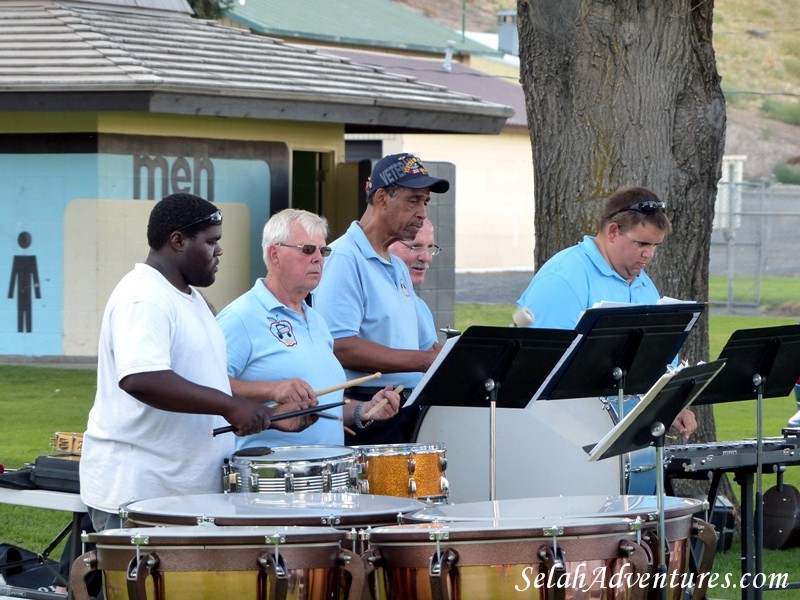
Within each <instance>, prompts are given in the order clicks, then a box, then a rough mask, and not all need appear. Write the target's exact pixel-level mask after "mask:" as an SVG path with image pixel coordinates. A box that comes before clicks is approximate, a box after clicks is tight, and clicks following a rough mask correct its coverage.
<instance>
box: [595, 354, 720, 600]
mask: <svg viewBox="0 0 800 600" xmlns="http://www.w3.org/2000/svg"><path fill="white" fill-rule="evenodd" d="M724 366H725V361H724V360H717V361H714V362H711V363H705V364H701V365H697V366H694V367H684V368H683V369H680V370H677V371H673V372H671V373H667V374H665V375H663V376H662V377H661V378H660V379H659V380H658V381H657V382H656V383H655V384H654V385H653V386H652V387H651V388H650V390H648V391H647V393H646V394H644V395H643V396H642V398H641V400H640V401H639V403H638V404H637V405H636V406H635V407H634V408H633V409H632V410H631V411H630V412H629V413H628V414H627V415H625V416H624V417H623V418H622V419H620V421H619V423H617V425H615V426H614V428H613V429H612V430H611V431H610V432H609V433H608V435H606V437H605V438H603V439H602V440H600V442H598V443H597V444H596V445H595V446H594V447H587V448H585V449H586V450H587V452H589V458H590V460H601V459H604V458H610V457H612V456H621V455H623V454H625V453H627V452H633V451H634V450H639V449H640V448H646V447H647V446H650V445H651V444H652V445H654V446H655V448H656V494H657V511H658V527H657V535H656V537H657V538H658V544H659V548H658V559H659V563H658V571H657V573H656V575H657V576H656V578H655V580H654V582H656V583H657V584H658V585H659V586H660V591H659V593H660V597H661V599H662V600H666V598H667V596H668V594H667V592H668V586H667V584H668V583H669V580H668V572H667V567H668V565H669V540H667V533H666V523H665V519H664V495H665V485H664V440H665V437H666V431H667V425H665V423H672V422H673V421H674V420H675V418H676V417H677V416H678V415H679V414H680V413H681V411H682V410H684V409H686V408H687V407H688V406H689V405H690V404H691V403H692V402H693V401H694V400H695V399H696V398H697V397H698V395H699V394H700V393H701V392H702V391H703V389H704V388H705V387H706V386H707V385H708V384H709V383H710V382H711V380H712V379H714V377H716V375H717V373H719V372H720V371H721V370H722V368H723V367H724Z"/></svg>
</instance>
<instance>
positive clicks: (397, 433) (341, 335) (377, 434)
mask: <svg viewBox="0 0 800 600" xmlns="http://www.w3.org/2000/svg"><path fill="white" fill-rule="evenodd" d="M448 189H450V183H449V182H448V181H447V180H445V179H439V178H436V177H432V176H431V175H429V174H428V171H427V169H425V167H424V166H423V164H422V162H421V161H420V160H419V158H418V157H416V156H413V155H411V154H405V153H403V154H392V155H389V156H385V157H383V158H382V159H380V160H379V161H378V162H377V163H375V166H374V168H373V169H372V174H371V176H370V179H369V181H368V182H367V186H366V191H367V208H366V210H365V211H364V214H363V215H362V217H361V219H360V220H358V221H355V222H353V223H352V224H351V225H350V227H349V228H348V230H347V232H346V233H345V234H344V235H343V236H341V237H340V238H339V239H337V240H336V241H335V242H333V243H332V244H331V246H332V247H333V252H332V253H331V255H330V257H329V258H328V259H327V260H326V262H325V275H324V276H323V278H322V282H321V283H320V285H319V287H318V288H317V289H316V291H315V292H314V306H315V307H316V308H317V309H318V310H319V311H320V312H321V313H322V314H323V315H324V317H325V320H326V321H327V323H328V326H329V327H330V330H331V334H332V335H333V338H334V346H333V349H334V352H335V353H336V357H337V358H338V359H339V361H340V362H341V363H342V366H344V367H345V369H346V370H347V375H348V379H351V378H355V377H359V376H362V375H364V374H369V373H373V372H376V371H379V372H380V373H382V374H383V376H382V377H381V378H380V379H378V380H376V384H377V385H379V386H383V385H386V384H387V383H388V384H392V385H393V386H398V385H402V386H403V387H404V388H405V391H404V394H407V393H408V391H409V390H412V389H413V388H414V387H415V386H416V385H417V383H418V382H419V380H420V379H421V378H422V374H423V373H424V372H425V371H427V370H428V368H429V367H430V366H431V364H432V363H433V361H434V359H435V358H436V356H437V354H438V353H439V350H440V347H439V344H438V343H436V342H435V337H434V339H423V336H422V335H421V333H420V324H419V317H418V316H417V296H416V293H415V292H414V287H413V284H412V282H411V276H410V274H409V271H408V267H406V265H405V263H404V262H403V261H402V260H401V259H400V258H399V257H397V256H395V255H393V254H392V253H391V252H390V251H389V247H390V246H391V245H392V244H393V243H394V242H396V241H405V242H408V243H411V241H412V240H414V238H415V237H416V235H417V233H418V232H419V231H420V230H421V229H422V227H423V223H424V221H425V218H426V216H427V214H426V209H425V207H426V205H427V204H428V202H429V201H430V199H431V192H433V193H438V194H441V193H445V192H446V191H447V190H448ZM372 392H373V390H372V389H369V388H366V389H354V388H351V389H350V390H348V391H347V392H346V395H348V396H349V397H351V398H353V399H355V400H368V399H369V398H370V396H371V394H372ZM360 414H361V411H359V412H358V413H357V417H360ZM364 414H366V413H364ZM418 415H419V408H418V407H417V406H410V407H404V408H402V409H401V410H400V413H399V414H398V416H396V417H394V418H392V419H389V420H388V421H384V422H381V423H377V422H376V423H370V422H369V421H368V420H363V419H360V418H357V419H356V421H355V425H356V429H355V433H356V435H355V436H345V443H347V444H355V445H364V444H391V443H405V442H408V441H409V440H410V439H411V435H412V432H413V429H414V425H415V423H416V420H417V417H418Z"/></svg>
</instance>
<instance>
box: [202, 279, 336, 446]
mask: <svg viewBox="0 0 800 600" xmlns="http://www.w3.org/2000/svg"><path fill="white" fill-rule="evenodd" d="M304 309H305V318H303V316H302V315H300V314H299V313H297V312H295V311H294V310H292V309H290V308H288V307H286V306H284V305H283V304H281V303H280V302H279V301H278V300H277V299H276V298H275V296H273V295H272V293H271V292H270V291H269V290H268V289H267V287H266V286H265V285H264V280H263V279H258V280H257V281H256V283H255V285H254V286H253V287H252V289H251V290H250V291H248V292H246V293H244V294H242V295H241V296H239V298H237V299H236V300H234V301H233V302H231V303H230V304H229V305H228V306H226V307H225V308H224V309H223V310H222V311H221V312H220V313H219V315H217V322H218V323H219V325H220V327H221V328H222V332H223V334H224V335H225V340H226V342H227V345H228V350H227V354H228V375H229V376H230V377H233V378H236V379H240V380H242V381H285V380H287V379H292V378H293V377H299V378H301V379H304V380H305V381H307V382H308V384H309V385H310V386H311V387H312V388H313V389H315V390H319V389H322V388H326V387H329V386H332V385H338V384H340V383H343V382H344V381H345V380H346V379H345V374H344V369H342V365H341V364H339V361H338V360H337V359H336V357H335V356H334V355H333V338H332V337H331V334H330V331H329V330H328V326H327V325H326V324H325V320H324V319H323V318H322V316H321V315H320V314H319V313H318V312H317V311H315V310H314V309H313V308H311V307H309V306H308V305H305V306H304ZM342 395H343V392H342V391H341V390H340V391H338V392H332V393H330V394H325V395H324V396H320V397H319V398H318V400H319V403H320V404H329V403H332V402H341V401H342ZM326 412H327V413H329V414H332V415H336V416H338V417H341V416H342V407H336V408H332V409H329V410H327V411H326ZM236 440H237V449H238V448H250V447H253V446H269V447H277V446H298V445H307V444H323V445H336V446H340V445H343V444H344V429H343V426H342V423H341V422H340V421H334V420H332V419H319V420H317V422H316V423H314V424H313V425H311V426H310V427H308V428H307V429H305V430H303V431H300V432H296V433H292V432H284V431H278V430H276V429H267V430H266V431H262V432H261V433H258V434H255V435H248V436H245V437H237V438H236Z"/></svg>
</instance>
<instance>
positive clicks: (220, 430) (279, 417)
mask: <svg viewBox="0 0 800 600" xmlns="http://www.w3.org/2000/svg"><path fill="white" fill-rule="evenodd" d="M347 403H348V401H347V400H342V401H341V402H332V403H331V404H318V405H317V406H311V407H309V408H301V409H300V410H295V411H292V412H287V413H281V414H279V415H273V416H272V417H270V422H274V421H283V420H284V419H292V418H294V417H299V416H302V415H311V414H314V413H319V414H322V413H321V411H323V410H328V409H329V408H336V407H337V406H343V405H345V404H347ZM331 416H333V415H331ZM334 418H336V417H334ZM231 431H236V428H235V427H234V426H233V425H226V426H225V427H217V428H215V429H212V430H211V435H213V436H215V437H216V436H218V435H219V434H220V433H230V432H231Z"/></svg>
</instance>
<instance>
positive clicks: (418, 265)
mask: <svg viewBox="0 0 800 600" xmlns="http://www.w3.org/2000/svg"><path fill="white" fill-rule="evenodd" d="M434 231H435V229H434V227H433V223H431V220H430V219H425V221H424V222H423V223H422V229H420V230H419V231H418V232H417V235H416V237H415V238H414V239H413V240H411V241H410V242H407V241H405V240H398V241H396V242H395V243H394V244H392V245H391V246H389V252H391V253H392V254H394V255H395V256H399V257H400V258H401V259H402V261H403V262H404V263H406V266H407V267H408V272H409V274H410V275H411V285H413V286H414V291H415V292H419V290H420V289H421V288H422V285H423V284H424V283H425V275H427V273H428V269H429V268H430V266H431V263H432V262H433V257H434V256H436V255H438V254H439V252H441V251H442V249H441V248H440V247H439V246H437V245H436V244H435V243H434V240H435V236H434ZM417 321H418V324H419V335H420V344H421V346H422V347H423V348H429V347H430V346H432V345H433V344H435V343H436V342H437V341H438V339H439V337H438V334H437V333H436V323H435V321H434V320H433V313H432V312H431V309H430V308H429V307H428V305H427V304H426V303H425V301H424V300H423V299H422V298H421V297H420V296H419V295H417Z"/></svg>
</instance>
